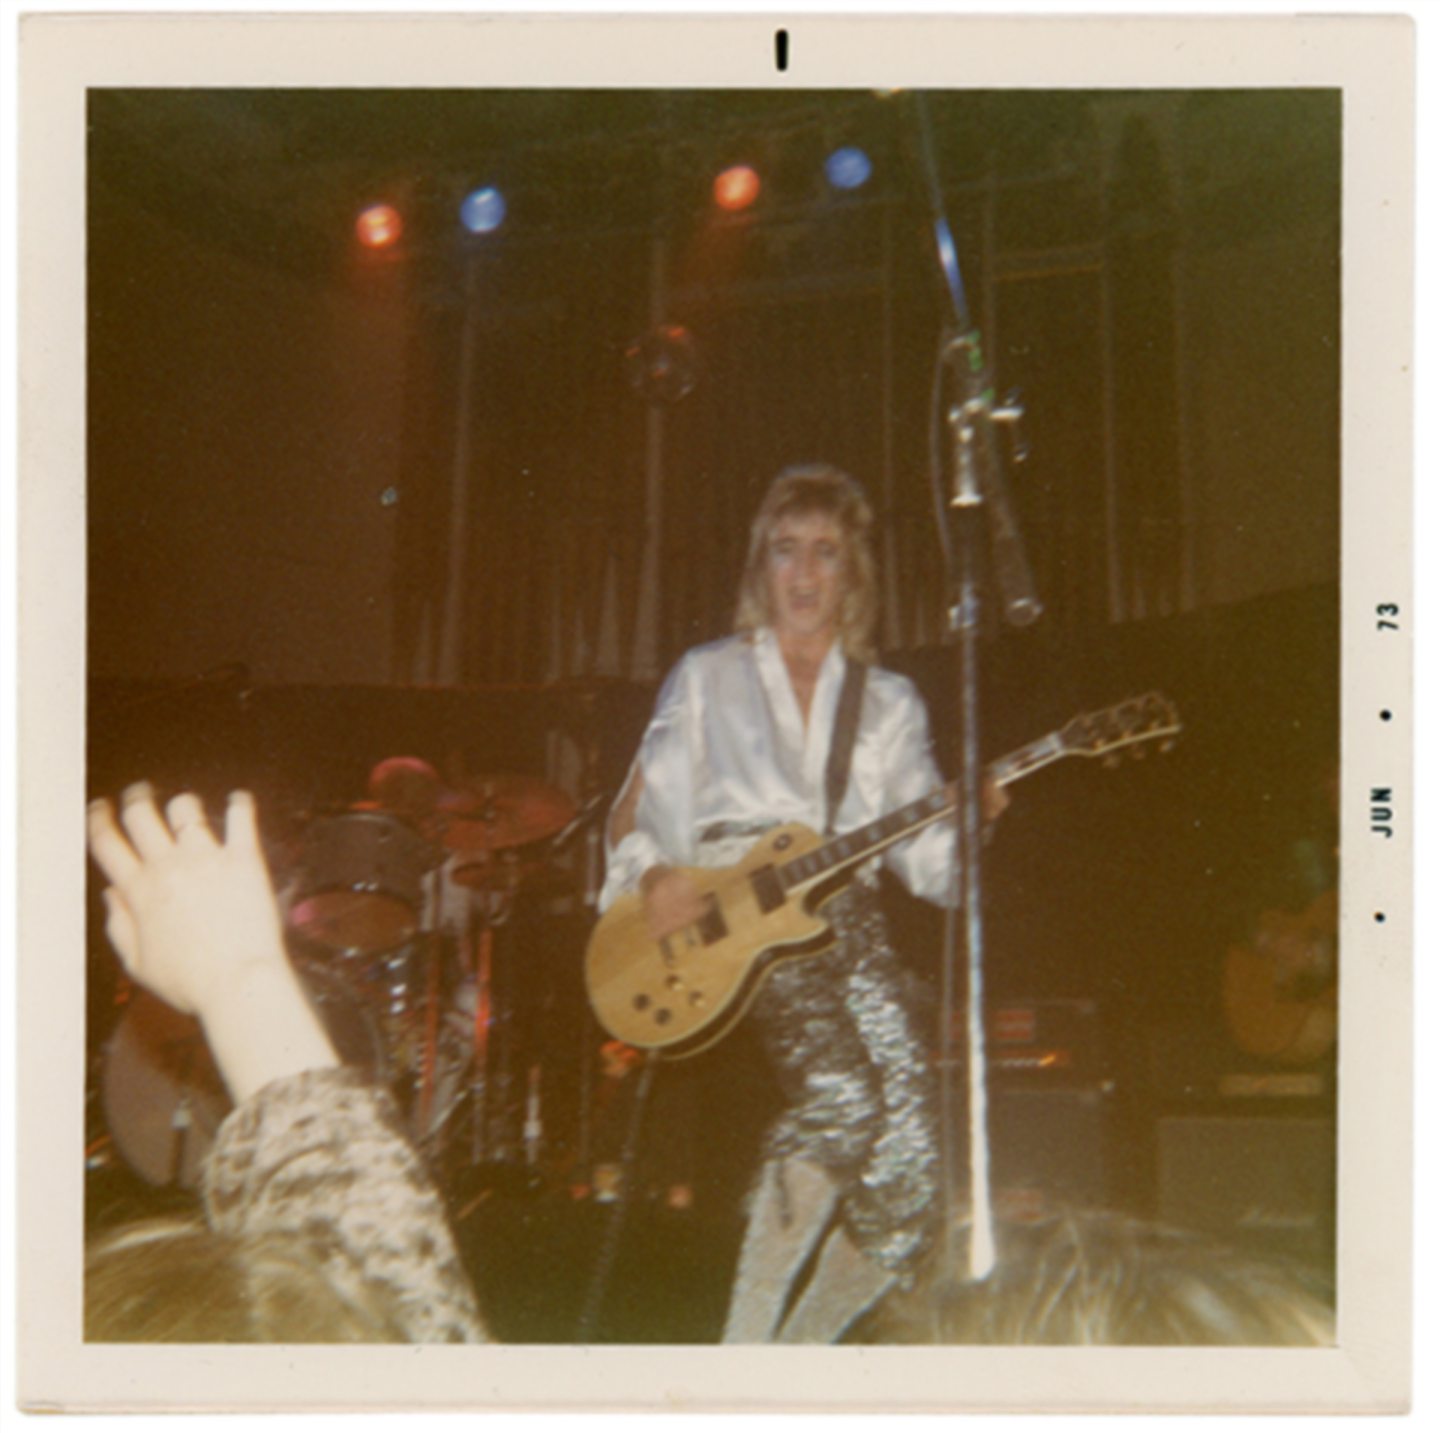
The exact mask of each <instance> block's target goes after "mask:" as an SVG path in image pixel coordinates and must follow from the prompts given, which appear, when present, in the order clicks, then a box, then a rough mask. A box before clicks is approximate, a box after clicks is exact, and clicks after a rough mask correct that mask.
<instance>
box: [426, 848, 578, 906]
mask: <svg viewBox="0 0 1440 1433" xmlns="http://www.w3.org/2000/svg"><path fill="white" fill-rule="evenodd" d="M450 879H451V880H452V881H454V882H455V884H456V885H457V886H466V887H468V888H469V889H470V890H472V891H484V892H487V893H491V894H494V893H506V894H513V893H514V892H515V891H518V890H520V889H521V888H522V887H523V888H524V889H525V890H526V891H528V892H529V893H530V894H531V895H547V896H558V895H564V894H567V893H568V892H569V891H571V890H572V889H573V887H574V885H575V878H574V877H573V876H572V875H571V874H570V872H569V871H566V870H564V869H563V868H562V867H560V866H555V865H552V864H551V863H550V862H549V861H516V860H512V859H510V858H508V857H505V856H501V857H499V858H498V859H490V860H479V861H466V862H464V863H463V864H460V865H457V866H456V867H455V869H454V870H453V871H451V873H450Z"/></svg>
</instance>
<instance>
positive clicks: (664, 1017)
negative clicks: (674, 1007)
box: [655, 1005, 670, 1025]
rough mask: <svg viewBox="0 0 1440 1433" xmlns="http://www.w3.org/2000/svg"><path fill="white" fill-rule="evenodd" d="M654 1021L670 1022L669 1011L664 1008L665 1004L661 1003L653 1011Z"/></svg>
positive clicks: (666, 1023) (660, 1022)
mask: <svg viewBox="0 0 1440 1433" xmlns="http://www.w3.org/2000/svg"><path fill="white" fill-rule="evenodd" d="M655 1023H656V1024H657V1025H668V1024H669V1023H670V1012H669V1010H667V1009H666V1008H665V1006H663V1005H662V1006H661V1007H660V1008H659V1009H658V1010H657V1011H656V1012H655Z"/></svg>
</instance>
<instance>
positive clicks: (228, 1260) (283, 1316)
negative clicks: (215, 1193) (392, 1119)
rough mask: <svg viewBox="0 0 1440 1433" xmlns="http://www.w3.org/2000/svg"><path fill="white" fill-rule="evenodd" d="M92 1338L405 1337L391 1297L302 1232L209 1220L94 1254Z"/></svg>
mask: <svg viewBox="0 0 1440 1433" xmlns="http://www.w3.org/2000/svg"><path fill="white" fill-rule="evenodd" d="M85 1339H86V1341H87V1342H91V1343H403V1342H405V1335H404V1333H403V1331H401V1329H400V1328H399V1326H398V1324H396V1323H394V1322H393V1321H392V1320H391V1319H390V1318H389V1317H388V1316H387V1314H386V1311H385V1308H384V1299H383V1298H382V1297H381V1296H379V1295H377V1293H376V1292H375V1291H374V1290H373V1289H370V1288H367V1287H365V1286H364V1285H363V1284H362V1282H361V1281H360V1280H359V1279H357V1278H354V1277H352V1276H351V1275H350V1274H349V1271H348V1270H347V1269H346V1268H345V1267H344V1266H343V1264H341V1263H340V1262H339V1261H337V1260H334V1259H328V1258H326V1257H325V1252H324V1251H323V1250H320V1249H317V1248H316V1247H315V1245H314V1243H313V1242H312V1241H310V1240H307V1239H304V1238H302V1237H300V1236H296V1235H284V1234H270V1235H265V1236H264V1237H261V1238H256V1239H244V1240H237V1239H228V1238H225V1237H223V1236H220V1235H217V1234H215V1233H213V1232H212V1231H211V1230H210V1229H209V1228H208V1227H207V1226H206V1225H205V1223H204V1222H203V1221H201V1220H199V1219H195V1218H185V1217H175V1218H160V1219H150V1220H144V1221H141V1222H139V1223H136V1224H132V1225H127V1226H125V1227H123V1228H121V1229H117V1230H114V1231H112V1232H110V1233H107V1234H102V1235H100V1236H98V1237H97V1238H96V1239H94V1240H93V1241H92V1242H91V1244H90V1246H89V1247H88V1248H87V1250H86V1255H85Z"/></svg>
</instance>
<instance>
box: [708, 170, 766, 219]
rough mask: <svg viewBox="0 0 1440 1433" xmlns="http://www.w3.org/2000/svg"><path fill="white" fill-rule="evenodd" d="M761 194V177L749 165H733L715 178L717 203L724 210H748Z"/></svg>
mask: <svg viewBox="0 0 1440 1433" xmlns="http://www.w3.org/2000/svg"><path fill="white" fill-rule="evenodd" d="M759 194H760V176H759V175H758V174H756V172H755V171H754V170H753V169H751V168H750V166H749V165H748V164H733V165H731V166H730V168H729V169H726V170H723V171H722V172H721V173H719V174H717V175H716V176H715V202H716V203H717V204H718V205H719V206H720V207H721V208H722V209H729V210H730V211H731V212H732V213H734V212H735V211H737V210H740V209H748V208H749V207H750V206H751V205H752V204H753V203H754V202H755V200H756V199H757V198H758V197H759Z"/></svg>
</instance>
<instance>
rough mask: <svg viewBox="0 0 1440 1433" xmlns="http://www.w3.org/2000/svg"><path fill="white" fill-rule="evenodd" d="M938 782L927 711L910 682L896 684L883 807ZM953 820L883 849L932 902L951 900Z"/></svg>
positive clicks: (890, 861) (901, 874)
mask: <svg viewBox="0 0 1440 1433" xmlns="http://www.w3.org/2000/svg"><path fill="white" fill-rule="evenodd" d="M940 785H942V780H941V776H940V770H939V768H938V767H937V766H936V764H935V751H934V746H933V743H932V741H931V738H930V716H929V713H928V711H927V710H926V708H925V703H924V701H923V699H922V698H921V696H920V693H919V692H918V691H917V690H916V689H915V687H914V685H913V684H912V683H911V682H909V681H904V682H903V684H902V685H901V686H900V687H899V689H898V691H897V694H896V698H895V701H894V704H893V709H892V710H891V711H890V712H889V713H888V721H887V724H886V732H885V802H884V806H885V811H886V812H887V813H889V812H891V811H894V810H897V809H898V808H899V807H901V806H905V805H908V804H909V803H910V802H911V801H917V800H919V798H920V797H922V796H928V795H929V794H930V793H931V792H932V791H934V790H935V789H936V788H937V787H939V786H940ZM954 862H955V823H954V820H953V819H952V818H951V817H942V818H941V819H940V820H939V821H936V822H934V823H933V824H932V825H930V826H927V827H926V828H925V829H924V830H923V831H921V832H920V833H919V834H918V835H916V836H913V837H911V838H910V839H909V840H908V841H901V842H899V843H898V844H897V845H894V846H892V847H891V848H890V849H889V850H888V851H887V852H886V853H885V864H886V865H887V866H889V868H890V869H891V870H892V871H893V872H894V873H895V874H896V875H897V876H898V877H899V878H900V879H901V880H902V881H903V882H904V883H905V885H906V887H907V888H908V889H909V890H910V891H911V892H912V893H913V894H914V895H917V896H919V897H921V898H922V899H924V900H927V901H933V902H934V903H935V904H936V905H941V906H948V905H950V904H952V903H953V900H952V886H953V881H954Z"/></svg>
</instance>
